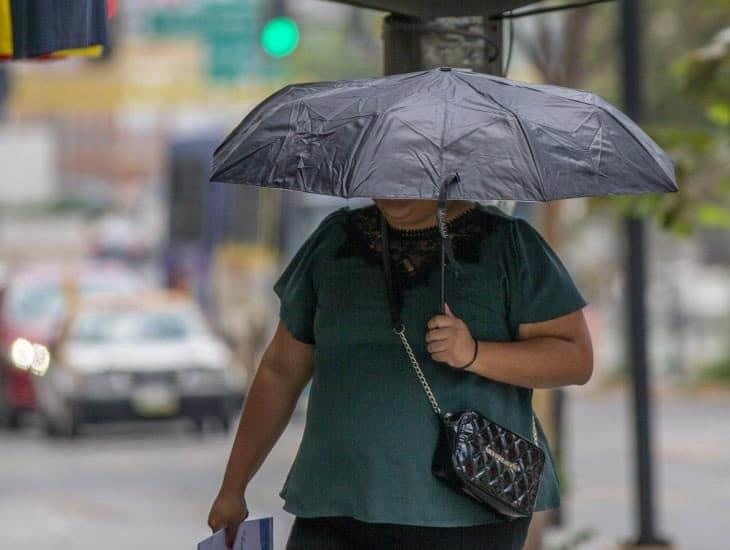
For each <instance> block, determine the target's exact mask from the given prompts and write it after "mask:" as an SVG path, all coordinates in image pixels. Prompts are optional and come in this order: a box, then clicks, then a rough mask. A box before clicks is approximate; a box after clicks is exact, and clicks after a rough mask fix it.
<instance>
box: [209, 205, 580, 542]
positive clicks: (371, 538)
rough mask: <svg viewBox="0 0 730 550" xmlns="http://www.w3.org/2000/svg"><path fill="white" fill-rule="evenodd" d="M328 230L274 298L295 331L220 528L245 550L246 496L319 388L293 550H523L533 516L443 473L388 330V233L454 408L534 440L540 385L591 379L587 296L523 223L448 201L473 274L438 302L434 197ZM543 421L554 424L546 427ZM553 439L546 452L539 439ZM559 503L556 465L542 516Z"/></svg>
mask: <svg viewBox="0 0 730 550" xmlns="http://www.w3.org/2000/svg"><path fill="white" fill-rule="evenodd" d="M374 202H375V204H374V205H371V206H367V207H361V208H358V209H352V210H351V209H349V208H347V207H345V208H342V209H340V210H337V211H336V212H334V213H333V214H330V215H329V216H328V217H327V218H325V219H324V220H323V221H322V222H321V224H320V225H319V227H318V228H317V229H316V230H315V231H314V232H313V234H312V235H311V236H310V237H309V238H308V240H307V241H306V242H305V243H304V245H302V247H301V248H300V250H299V251H298V253H297V254H296V255H295V256H294V258H293V259H292V260H291V262H290V264H289V265H288V267H287V268H286V269H285V270H284V272H283V274H282V275H281V277H280V279H279V280H278V281H277V282H276V284H275V286H274V289H275V291H276V292H277V294H278V295H279V297H280V299H281V311H280V323H279V326H278V328H277V330H276V333H275V335H274V337H273V339H272V341H271V343H270V344H269V346H268V348H267V350H266V352H265V354H264V356H263V358H262V360H261V365H260V367H259V370H258V373H257V375H256V378H255V380H254V382H253V384H252V386H251V388H250V392H249V395H248V398H247V401H246V405H245V408H244V411H243V413H242V417H241V423H240V425H239V430H238V433H237V435H236V439H235V442H234V445H233V450H232V452H231V456H230V460H229V463H228V467H227V469H226V474H225V478H224V481H223V484H222V487H221V490H220V493H219V495H218V497H217V499H216V501H215V503H214V504H213V508H212V510H211V512H210V517H209V523H210V526H211V527H212V528H213V529H218V528H223V527H225V528H226V529H227V530H229V532H230V536H231V537H232V536H233V534H234V533H235V528H236V527H237V525H238V523H239V522H240V521H241V520H242V518H243V517H244V516H245V515H246V513H247V511H246V507H245V501H244V499H243V496H244V493H245V489H246V485H247V484H248V481H249V480H250V479H251V477H252V476H253V475H254V473H255V472H256V471H257V469H258V468H259V466H260V465H261V463H262V462H263V460H264V458H265V457H266V455H267V454H268V452H269V451H270V449H271V448H272V446H273V445H274V443H275V442H276V440H277V439H278V437H279V435H280V434H281V432H282V431H283V429H284V427H285V426H286V424H287V423H288V421H289V418H290V415H291V413H292V411H293V408H294V406H295V403H296V401H297V398H298V397H299V394H300V392H301V391H302V389H303V388H304V386H305V385H306V384H307V382H309V380H310V379H312V388H311V393H310V397H309V407H308V411H307V420H306V428H305V432H304V436H303V440H302V443H301V447H300V449H299V453H298V455H297V458H296V460H295V462H294V465H293V467H292V469H291V472H290V474H289V476H288V478H287V482H286V485H285V487H284V489H283V491H282V493H281V495H282V497H283V498H284V499H285V509H286V510H288V511H290V512H291V513H293V514H295V515H296V516H297V517H296V520H295V523H294V526H293V528H292V532H291V535H290V538H289V543H288V546H287V548H290V549H299V548H302V549H303V548H313V549H314V548H317V549H322V548H421V547H427V545H429V546H431V547H435V548H469V549H477V548H489V549H500V548H510V549H512V548H521V547H522V544H523V542H524V540H525V537H526V534H527V528H528V525H529V521H530V518H529V517H527V518H521V519H515V520H509V521H506V520H505V518H502V517H500V516H499V515H498V514H496V513H494V512H493V511H491V510H489V508H488V507H485V506H484V505H481V504H480V503H477V502H475V501H472V500H470V499H468V498H467V497H464V496H462V495H459V494H457V493H455V492H453V491H451V490H450V489H449V488H448V487H446V486H445V485H443V484H441V483H439V481H438V480H437V479H436V478H435V477H433V476H431V475H430V467H431V455H432V453H433V443H434V440H435V437H436V435H437V433H438V427H437V425H436V422H435V421H434V419H433V418H432V416H433V415H430V414H429V411H428V402H427V401H426V400H425V399H424V396H423V393H422V391H421V388H420V387H419V385H418V382H417V380H416V378H415V377H414V375H413V373H412V372H410V371H409V367H408V364H407V358H406V357H405V354H404V353H403V350H402V348H400V346H399V344H398V341H397V339H396V340H394V336H393V334H392V332H391V331H390V328H389V325H388V322H387V321H388V304H387V299H386V297H385V289H384V285H383V277H382V275H381V274H380V272H379V271H381V268H380V266H379V265H378V262H379V261H380V259H381V256H380V254H381V252H382V250H380V249H379V245H380V242H381V241H380V239H379V237H380V235H379V227H380V226H379V224H378V219H379V215H380V214H381V213H382V215H384V217H385V219H386V220H387V223H388V226H389V228H388V231H389V238H390V246H389V248H390V252H391V259H392V260H393V268H394V271H395V272H396V273H397V276H396V277H395V278H396V280H398V281H399V283H400V284H399V285H398V286H399V289H398V294H399V296H400V302H401V313H402V316H403V319H404V322H405V323H406V326H407V327H408V330H409V332H410V339H411V341H413V342H414V343H415V342H417V341H418V340H420V345H415V346H414V352H415V353H416V355H418V356H419V359H420V360H421V366H422V368H423V370H424V374H425V375H426V376H427V378H428V379H429V381H430V383H431V385H432V387H433V389H434V392H435V393H436V394H437V395H438V396H439V399H440V400H441V402H442V403H448V405H449V406H450V407H454V408H459V407H464V406H472V407H473V406H477V407H480V408H481V409H482V410H483V411H484V412H485V414H486V413H489V415H490V416H492V417H494V418H498V419H499V421H500V422H501V423H503V424H505V425H508V426H510V427H511V428H513V429H514V430H515V431H522V432H524V433H525V434H529V433H530V418H531V405H530V403H531V396H532V388H549V387H557V386H564V385H569V384H584V383H585V382H587V381H588V379H589V378H590V376H591V371H592V351H591V342H590V337H589V334H588V331H587V329H586V325H585V321H584V318H583V314H582V312H581V308H582V307H583V306H584V305H585V301H584V300H583V298H582V297H581V295H580V293H579V292H578V290H577V289H576V287H575V285H574V284H573V282H572V280H571V278H570V276H569V275H568V273H567V271H566V270H565V269H564V267H563V265H562V264H561V262H560V260H559V259H558V257H557V256H556V255H555V254H554V252H553V251H552V250H551V249H550V247H549V246H548V245H547V244H546V243H545V241H544V240H543V239H542V238H541V237H540V236H539V234H538V233H537V232H536V231H535V230H534V229H533V228H532V227H531V226H530V225H529V224H527V223H526V222H524V221H522V220H519V219H516V218H512V217H509V216H507V215H505V214H502V213H500V212H499V211H498V210H496V209H493V208H490V207H484V206H482V205H480V204H478V203H473V202H470V201H449V203H448V207H447V217H446V223H447V226H448V228H449V233H450V234H451V240H452V242H453V255H454V258H455V260H456V262H458V265H459V267H460V269H461V272H460V273H459V274H458V275H456V274H454V273H452V272H451V271H448V272H447V277H446V281H445V284H446V289H447V291H446V293H447V296H449V299H448V302H447V304H446V314H437V313H436V314H435V313H434V300H433V296H435V295H437V294H438V285H439V277H438V269H437V267H438V263H439V256H438V253H439V249H438V243H439V239H438V227H437V220H436V207H437V203H436V201H432V200H388V199H375V201H374ZM538 425H539V424H538ZM539 435H540V442H541V445H542V447H543V449H544V450H545V451H547V450H548V447H547V445H546V439H545V435H544V433H543V432H542V428H540V433H539ZM558 505H559V486H558V481H557V477H556V475H555V469H554V467H553V463H552V460H550V461H549V462H548V467H547V468H546V469H545V472H544V478H543V479H542V482H541V484H540V492H539V494H538V498H537V502H536V506H535V510H544V509H547V508H551V507H555V506H558Z"/></svg>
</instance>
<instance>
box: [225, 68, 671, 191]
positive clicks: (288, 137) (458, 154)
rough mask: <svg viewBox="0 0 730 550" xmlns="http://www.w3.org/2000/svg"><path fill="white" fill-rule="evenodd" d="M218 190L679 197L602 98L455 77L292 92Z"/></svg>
mask: <svg viewBox="0 0 730 550" xmlns="http://www.w3.org/2000/svg"><path fill="white" fill-rule="evenodd" d="M455 176H458V177H455ZM211 181H218V182H227V183H243V184H249V185H258V186H264V187H279V188H283V189H294V190H299V191H306V192H310V193H319V194H325V195H334V196H339V197H345V198H349V197H371V198H411V199H435V198H439V195H440V194H441V195H442V197H441V198H444V195H445V194H446V191H447V189H446V187H448V196H447V197H446V198H448V199H466V200H492V199H510V200H520V201H547V200H553V199H563V198H568V197H585V196H595V195H622V194H633V193H646V192H667V191H676V190H677V185H676V182H675V178H674V169H673V166H672V163H671V161H670V160H669V158H668V157H667V155H666V154H665V153H664V152H663V151H662V150H661V149H660V148H659V147H658V146H657V145H656V143H654V142H653V141H652V140H651V139H650V138H649V137H648V136H647V135H646V134H645V133H644V132H643V131H642V130H641V129H640V128H639V127H638V126H637V125H636V124H634V123H633V122H632V121H631V120H630V119H629V118H628V117H626V116H625V115H624V114H623V113H621V112H620V111H619V110H618V109H616V108H615V107H613V106H612V105H610V104H609V103H607V102H606V101H604V100H603V99H602V98H600V97H598V96H596V95H594V94H591V93H588V92H583V91H578V90H573V89H569V88H562V87H558V86H547V85H536V84H525V83H521V82H516V81H512V80H508V79H505V78H499V77H495V76H490V75H486V74H481V73H476V72H472V71H470V70H468V69H450V68H447V67H442V68H439V69H432V70H428V71H420V72H414V73H407V74H398V75H393V76H387V77H382V78H366V79H358V80H351V81H333V82H314V83H308V84H292V85H289V86H286V87H284V88H282V89H281V90H280V91H278V92H276V93H275V94H273V95H271V96H270V97H269V98H267V99H266V100H264V101H263V102H262V103H261V104H260V105H258V107H256V108H255V109H254V110H253V111H252V112H251V113H249V115H248V116H246V118H244V119H243V121H242V122H241V123H240V124H239V125H238V127H236V128H235V129H234V130H233V131H232V132H231V133H230V134H229V135H228V137H227V138H226V139H225V141H224V142H223V143H222V144H221V145H220V146H219V147H218V149H217V150H216V152H215V155H214V159H213V171H212V175H211ZM445 182H450V183H451V185H448V186H446V185H445ZM442 189H443V191H444V193H440V191H442Z"/></svg>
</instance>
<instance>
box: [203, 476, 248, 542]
mask: <svg viewBox="0 0 730 550" xmlns="http://www.w3.org/2000/svg"><path fill="white" fill-rule="evenodd" d="M247 517H248V508H247V507H246V501H245V499H244V498H243V496H241V495H240V494H238V492H237V491H228V492H227V491H224V490H223V489H221V492H220V493H218V496H217V497H216V499H215V502H213V506H212V507H211V509H210V513H209V514H208V526H209V527H210V528H211V529H212V530H213V532H216V531H218V530H220V529H225V530H226V545H227V546H228V548H233V542H234V541H235V538H236V531H237V530H238V526H239V525H240V523H241V522H242V521H243V520H244V519H246V518H247Z"/></svg>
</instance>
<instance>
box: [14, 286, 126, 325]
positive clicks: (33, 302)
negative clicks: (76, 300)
mask: <svg viewBox="0 0 730 550" xmlns="http://www.w3.org/2000/svg"><path fill="white" fill-rule="evenodd" d="M134 286H135V285H134V284H133V283H131V282H128V281H127V282H125V281H122V280H119V279H116V278H108V279H107V278H98V279H87V280H82V281H81V284H80V286H79V289H80V293H81V295H82V296H90V295H93V294H101V293H106V292H116V293H118V292H125V291H129V290H131V289H133V288H134ZM63 306H64V298H63V292H62V290H61V287H60V286H59V284H58V282H57V281H44V282H42V283H40V282H36V283H32V282H29V283H26V284H20V285H14V286H13V287H11V288H10V290H9V292H8V298H7V310H6V311H7V313H6V314H7V316H8V318H9V319H11V320H13V321H14V322H16V323H28V322H34V321H38V320H41V321H42V320H48V319H54V318H57V317H59V316H60V315H61V314H62V313H63Z"/></svg>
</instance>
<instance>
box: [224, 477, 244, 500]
mask: <svg viewBox="0 0 730 550" xmlns="http://www.w3.org/2000/svg"><path fill="white" fill-rule="evenodd" d="M247 485H248V484H247V483H245V482H243V481H227V480H223V483H222V484H221V488H220V489H219V490H218V494H220V495H227V496H235V497H241V498H243V495H244V494H245V493H246V486H247Z"/></svg>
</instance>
